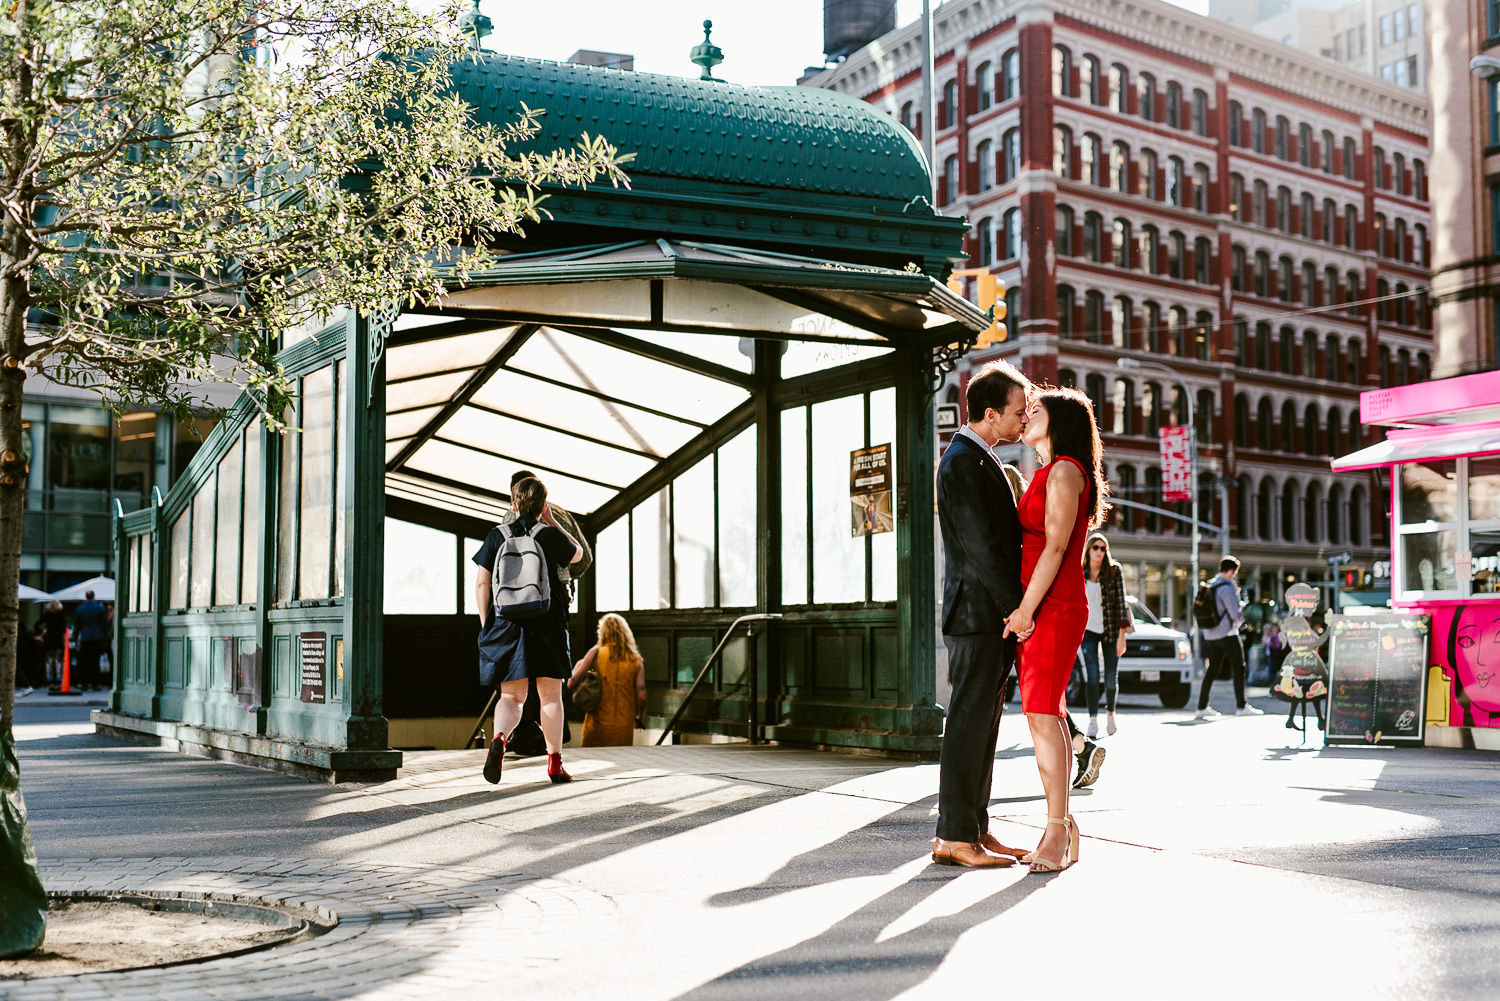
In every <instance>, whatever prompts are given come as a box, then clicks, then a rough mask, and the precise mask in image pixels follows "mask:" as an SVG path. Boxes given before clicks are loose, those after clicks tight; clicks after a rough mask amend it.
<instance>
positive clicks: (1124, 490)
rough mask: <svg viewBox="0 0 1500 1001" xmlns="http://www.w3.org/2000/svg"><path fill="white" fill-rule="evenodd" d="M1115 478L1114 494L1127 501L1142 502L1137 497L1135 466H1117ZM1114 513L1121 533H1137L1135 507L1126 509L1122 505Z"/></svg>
mask: <svg viewBox="0 0 1500 1001" xmlns="http://www.w3.org/2000/svg"><path fill="white" fill-rule="evenodd" d="M1114 478H1115V484H1114V486H1115V489H1114V490H1113V491H1111V492H1112V493H1114V494H1115V495H1116V496H1117V497H1123V498H1125V499H1126V500H1132V501H1134V500H1140V498H1138V497H1136V496H1135V467H1134V466H1116V467H1115V476H1114ZM1114 511H1115V517H1116V519H1117V521H1116V522H1115V524H1116V525H1117V526H1118V527H1119V529H1120V531H1122V532H1133V531H1135V526H1136V521H1137V519H1136V513H1135V508H1133V507H1125V506H1124V505H1120V506H1118V507H1116V508H1115V509H1114Z"/></svg>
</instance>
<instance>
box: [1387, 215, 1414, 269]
mask: <svg viewBox="0 0 1500 1001" xmlns="http://www.w3.org/2000/svg"><path fill="white" fill-rule="evenodd" d="M1394 239H1395V246H1394V247H1393V248H1391V255H1392V256H1393V257H1395V258H1396V260H1398V261H1408V262H1409V261H1411V255H1410V254H1408V253H1407V252H1406V220H1405V219H1397V220H1396V232H1395V238H1394Z"/></svg>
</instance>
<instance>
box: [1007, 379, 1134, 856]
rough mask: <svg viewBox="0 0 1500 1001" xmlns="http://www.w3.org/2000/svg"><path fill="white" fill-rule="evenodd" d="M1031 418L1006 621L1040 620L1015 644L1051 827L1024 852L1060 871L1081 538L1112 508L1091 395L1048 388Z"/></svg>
mask: <svg viewBox="0 0 1500 1001" xmlns="http://www.w3.org/2000/svg"><path fill="white" fill-rule="evenodd" d="M1028 417H1029V419H1028V422H1027V425H1026V428H1025V430H1023V431H1022V432H1021V440H1022V441H1024V442H1025V443H1026V444H1028V445H1030V446H1031V447H1032V448H1034V449H1036V452H1037V458H1039V459H1040V460H1041V462H1042V468H1041V469H1040V470H1038V471H1037V474H1036V476H1035V477H1034V478H1033V479H1032V481H1031V485H1030V486H1029V487H1027V489H1026V493H1025V494H1023V495H1022V497H1021V502H1020V503H1019V504H1017V505H1016V513H1017V515H1019V517H1020V521H1021V586H1022V587H1023V588H1025V589H1026V590H1025V594H1024V595H1023V596H1022V598H1021V604H1020V605H1019V606H1018V607H1017V608H1016V610H1015V611H1014V612H1012V613H1011V615H1010V617H1009V618H1008V619H1007V620H1006V633H1007V635H1009V634H1011V633H1015V634H1017V635H1020V636H1026V632H1027V630H1029V629H1033V627H1034V631H1033V632H1032V633H1031V635H1030V636H1027V637H1026V639H1024V640H1023V641H1022V642H1021V644H1020V647H1019V648H1018V650H1017V652H1016V673H1017V674H1018V675H1019V677H1020V680H1021V709H1022V711H1024V712H1025V713H1026V722H1027V725H1028V726H1029V727H1030V728H1031V740H1032V743H1033V744H1035V745H1036V767H1037V771H1038V772H1040V773H1041V776H1042V788H1043V790H1045V792H1046V794H1047V826H1046V828H1045V829H1044V830H1043V831H1042V840H1041V841H1040V842H1039V843H1038V844H1037V846H1036V851H1034V852H1032V853H1031V855H1030V856H1028V857H1027V858H1026V859H1025V860H1024V861H1029V862H1030V863H1031V871H1032V872H1056V871H1057V870H1059V869H1065V868H1067V867H1068V866H1069V865H1070V864H1072V863H1073V862H1076V861H1078V826H1077V825H1076V824H1074V823H1073V815H1072V814H1070V813H1069V812H1068V775H1069V767H1068V766H1069V763H1070V760H1071V758H1070V754H1069V752H1070V751H1071V750H1072V742H1071V741H1070V740H1069V737H1068V729H1067V726H1066V725H1065V724H1064V722H1063V717H1064V716H1066V715H1067V706H1066V704H1065V700H1066V698H1067V689H1068V678H1069V677H1070V676H1071V675H1072V673H1073V661H1074V657H1075V655H1076V654H1077V652H1078V645H1079V643H1080V642H1081V641H1082V640H1083V631H1084V626H1086V625H1087V624H1088V618H1089V606H1088V595H1087V592H1086V591H1085V590H1084V586H1083V543H1084V539H1085V538H1086V537H1087V535H1088V532H1089V529H1091V528H1097V527H1098V526H1099V524H1100V523H1101V522H1102V521H1103V520H1104V515H1105V513H1106V512H1107V511H1108V510H1109V504H1108V503H1107V502H1106V500H1105V498H1106V497H1107V496H1108V495H1109V485H1108V484H1107V483H1106V482H1105V480H1104V472H1103V462H1102V452H1103V449H1102V447H1101V446H1100V444H1099V429H1098V427H1097V426H1096V425H1095V423H1094V408H1093V406H1092V404H1090V403H1089V398H1088V397H1087V396H1084V395H1083V394H1082V393H1080V392H1078V390H1076V389H1048V390H1045V391H1043V392H1042V393H1040V394H1039V395H1038V396H1037V398H1036V401H1035V402H1034V403H1033V404H1032V406H1031V412H1030V414H1029V415H1028Z"/></svg>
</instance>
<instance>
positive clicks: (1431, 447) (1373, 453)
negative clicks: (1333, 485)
mask: <svg viewBox="0 0 1500 1001" xmlns="http://www.w3.org/2000/svg"><path fill="white" fill-rule="evenodd" d="M1497 454H1500V421H1489V422H1486V423H1484V424H1458V425H1453V426H1443V427H1427V428H1412V429H1410V430H1405V431H1390V432H1388V433H1387V436H1386V439H1385V441H1382V442H1377V443H1376V444H1374V445H1371V446H1370V447H1369V448H1362V449H1360V450H1359V451H1358V452H1351V453H1350V454H1348V455H1345V456H1340V457H1339V458H1337V459H1334V460H1333V468H1334V471H1335V472H1348V471H1350V470H1353V469H1373V468H1375V467H1377V466H1389V465H1391V464H1392V463H1394V462H1421V461H1423V460H1424V459H1451V458H1453V457H1454V456H1459V455H1497Z"/></svg>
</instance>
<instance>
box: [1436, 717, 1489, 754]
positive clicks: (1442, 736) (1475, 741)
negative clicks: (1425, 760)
mask: <svg viewBox="0 0 1500 1001" xmlns="http://www.w3.org/2000/svg"><path fill="white" fill-rule="evenodd" d="M1422 743H1423V745H1424V746H1427V747H1464V748H1469V749H1471V750H1480V751H1500V729H1496V728H1493V727H1483V726H1436V725H1433V724H1431V723H1429V724H1427V731H1426V732H1425V733H1424V734H1423V736H1422Z"/></svg>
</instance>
